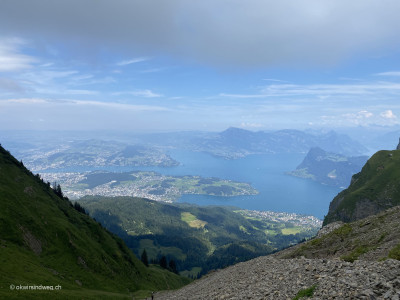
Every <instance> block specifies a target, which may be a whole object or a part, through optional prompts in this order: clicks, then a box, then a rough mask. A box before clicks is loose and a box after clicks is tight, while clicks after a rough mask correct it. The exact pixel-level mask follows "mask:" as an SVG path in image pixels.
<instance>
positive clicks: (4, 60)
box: [0, 9, 36, 72]
mask: <svg viewBox="0 0 400 300" xmlns="http://www.w3.org/2000/svg"><path fill="white" fill-rule="evenodd" d="M0 11H1V9H0ZM23 44H24V41H22V40H21V39H17V38H9V39H0V72H17V71H22V70H26V69H29V68H31V67H32V64H33V63H34V62H36V59H35V58H33V57H31V56H29V55H25V54H21V53H20V52H19V48H20V47H21V46H22V45H23Z"/></svg>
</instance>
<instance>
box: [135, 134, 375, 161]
mask: <svg viewBox="0 0 400 300" xmlns="http://www.w3.org/2000/svg"><path fill="white" fill-rule="evenodd" d="M141 139H142V141H143V142H146V143H149V144H151V145H158V146H164V147H171V148H178V149H179V148H180V149H187V150H192V151H203V152H208V153H210V154H213V155H216V156H221V157H224V158H228V159H232V158H239V157H244V156H246V155H249V154H265V153H306V152H307V151H309V150H310V148H312V147H321V148H323V149H325V150H326V151H329V152H334V153H339V154H343V155H349V156H354V155H361V154H364V153H367V152H368V149H367V148H365V147H364V146H362V145H361V144H360V143H358V142H356V141H355V140H353V139H351V138H350V137H349V136H347V135H344V134H338V133H336V132H334V131H330V132H328V133H319V134H311V133H307V132H304V131H300V130H290V129H286V130H279V131H274V132H266V131H258V132H253V131H249V130H244V129H240V128H233V127H232V128H229V129H227V130H225V131H223V132H219V133H210V132H181V133H162V134H150V135H146V136H142V137H141Z"/></svg>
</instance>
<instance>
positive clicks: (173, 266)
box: [168, 259, 178, 274]
mask: <svg viewBox="0 0 400 300" xmlns="http://www.w3.org/2000/svg"><path fill="white" fill-rule="evenodd" d="M168 266H169V269H170V270H171V271H172V272H174V273H176V274H178V270H177V269H176V263H175V261H174V260H173V259H171V260H170V261H169V264H168Z"/></svg>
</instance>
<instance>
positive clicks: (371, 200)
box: [324, 150, 400, 225]
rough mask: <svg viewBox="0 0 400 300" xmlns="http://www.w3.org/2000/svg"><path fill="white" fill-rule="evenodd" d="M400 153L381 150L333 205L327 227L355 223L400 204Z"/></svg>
mask: <svg viewBox="0 0 400 300" xmlns="http://www.w3.org/2000/svg"><path fill="white" fill-rule="evenodd" d="M399 178H400V151H399V150H394V151H379V152H377V153H376V154H374V155H373V156H372V157H371V158H370V159H369V160H368V162H367V163H366V164H365V166H364V167H363V168H362V170H361V172H360V173H357V174H355V175H354V176H353V178H352V183H351V184H350V186H349V188H347V189H346V190H344V191H342V192H341V193H339V194H338V195H337V196H336V197H335V198H334V199H333V200H332V202H331V204H330V207H329V212H328V214H327V216H326V217H325V219H324V225H326V224H328V223H331V222H334V221H338V220H339V221H344V222H351V221H355V220H358V219H361V218H365V217H367V216H369V215H373V214H376V213H378V212H380V211H383V210H385V209H387V208H390V207H393V206H396V205H400V181H399Z"/></svg>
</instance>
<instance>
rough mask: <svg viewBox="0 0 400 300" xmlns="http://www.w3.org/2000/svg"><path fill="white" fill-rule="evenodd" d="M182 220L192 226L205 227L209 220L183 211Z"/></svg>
mask: <svg viewBox="0 0 400 300" xmlns="http://www.w3.org/2000/svg"><path fill="white" fill-rule="evenodd" d="M181 220H182V221H184V222H186V223H187V224H188V225H189V226H190V227H192V228H204V226H206V225H207V222H205V221H202V220H199V219H197V217H196V216H195V215H192V214H191V213H190V212H183V213H181Z"/></svg>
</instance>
